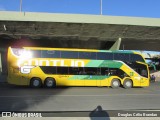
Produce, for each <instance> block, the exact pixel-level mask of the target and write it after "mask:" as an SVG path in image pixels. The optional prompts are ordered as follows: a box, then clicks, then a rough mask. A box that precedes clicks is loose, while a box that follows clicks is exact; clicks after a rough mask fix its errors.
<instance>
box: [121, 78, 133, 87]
mask: <svg viewBox="0 0 160 120" xmlns="http://www.w3.org/2000/svg"><path fill="white" fill-rule="evenodd" d="M132 86H133V83H132V81H131V80H130V79H126V80H124V82H123V87H124V88H126V89H128V88H132Z"/></svg>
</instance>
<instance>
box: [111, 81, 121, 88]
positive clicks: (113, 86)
mask: <svg viewBox="0 0 160 120" xmlns="http://www.w3.org/2000/svg"><path fill="white" fill-rule="evenodd" d="M119 86H120V81H119V80H118V79H113V80H112V82H111V87H112V88H118V87H119Z"/></svg>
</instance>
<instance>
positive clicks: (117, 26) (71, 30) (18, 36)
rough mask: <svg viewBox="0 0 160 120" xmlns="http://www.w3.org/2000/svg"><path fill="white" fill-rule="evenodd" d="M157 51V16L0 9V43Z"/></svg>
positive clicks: (159, 36) (159, 34) (159, 39)
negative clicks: (7, 10)
mask: <svg viewBox="0 0 160 120" xmlns="http://www.w3.org/2000/svg"><path fill="white" fill-rule="evenodd" d="M119 38H121V40H122V41H121V46H120V49H125V50H126V49H127V50H155V51H160V19H156V18H135V17H117V16H103V15H78V14H52V13H28V12H6V11H5V12H0V43H1V44H0V46H1V47H2V46H6V47H7V46H10V45H11V46H12V45H13V46H44V47H71V48H92V49H109V48H110V47H111V46H112V45H113V44H114V43H115V41H117V40H118V39H119Z"/></svg>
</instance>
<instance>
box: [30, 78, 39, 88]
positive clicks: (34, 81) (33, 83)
mask: <svg viewBox="0 0 160 120" xmlns="http://www.w3.org/2000/svg"><path fill="white" fill-rule="evenodd" d="M30 86H31V87H32V88H40V87H41V86H42V81H41V79H40V78H38V77H35V78H32V79H31V81H30Z"/></svg>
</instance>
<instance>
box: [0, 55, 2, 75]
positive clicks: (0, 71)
mask: <svg viewBox="0 0 160 120" xmlns="http://www.w3.org/2000/svg"><path fill="white" fill-rule="evenodd" d="M1 74H2V57H1V53H0V75H1Z"/></svg>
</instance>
